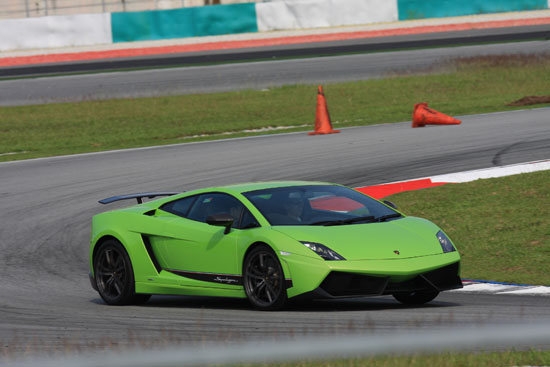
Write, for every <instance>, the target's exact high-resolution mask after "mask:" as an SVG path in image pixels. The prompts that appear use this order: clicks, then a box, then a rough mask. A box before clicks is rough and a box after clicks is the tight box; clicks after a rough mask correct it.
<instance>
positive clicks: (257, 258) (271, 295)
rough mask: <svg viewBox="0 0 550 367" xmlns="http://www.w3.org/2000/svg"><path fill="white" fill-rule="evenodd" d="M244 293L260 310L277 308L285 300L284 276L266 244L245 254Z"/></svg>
mask: <svg viewBox="0 0 550 367" xmlns="http://www.w3.org/2000/svg"><path fill="white" fill-rule="evenodd" d="M243 281H244V289H245V292H246V295H247V297H248V299H249V301H250V303H252V305H253V306H254V307H256V308H258V309H260V310H278V309H281V308H283V307H284V305H285V304H286V301H287V294H286V288H285V277H284V274H283V268H282V267H281V263H280V262H279V259H278V258H277V256H276V255H275V253H274V252H273V250H271V248H269V247H268V246H258V247H255V248H254V249H252V250H251V251H250V253H249V254H248V255H247V256H246V258H245V260H244V265H243Z"/></svg>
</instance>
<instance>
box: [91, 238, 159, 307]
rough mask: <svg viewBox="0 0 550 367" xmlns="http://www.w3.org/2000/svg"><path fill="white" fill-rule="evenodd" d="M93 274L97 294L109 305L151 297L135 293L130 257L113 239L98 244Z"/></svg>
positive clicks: (144, 299)
mask: <svg viewBox="0 0 550 367" xmlns="http://www.w3.org/2000/svg"><path fill="white" fill-rule="evenodd" d="M94 276H95V280H96V283H97V289H98V292H99V295H100V296H101V298H103V300H104V301H105V302H106V303H107V304H109V305H127V304H137V303H143V302H146V301H147V300H148V299H149V298H150V297H151V296H150V295H145V294H135V283H134V271H133V269H132V263H131V262H130V257H129V256H128V253H127V252H126V250H125V249H124V247H123V246H122V244H121V243H120V242H118V241H117V240H115V239H109V240H107V241H105V242H103V243H102V244H101V245H99V248H98V250H97V252H96V255H95V257H94Z"/></svg>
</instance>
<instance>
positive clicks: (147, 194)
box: [99, 192, 179, 204]
mask: <svg viewBox="0 0 550 367" xmlns="http://www.w3.org/2000/svg"><path fill="white" fill-rule="evenodd" d="M176 194H179V192H142V193H138V194H127V195H117V196H111V197H110V198H105V199H102V200H99V203H100V204H110V203H114V202H115V201H120V200H128V199H136V200H137V202H138V204H141V203H143V198H147V199H153V198H155V197H157V196H172V195H176Z"/></svg>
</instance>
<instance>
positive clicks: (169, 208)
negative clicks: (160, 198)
mask: <svg viewBox="0 0 550 367" xmlns="http://www.w3.org/2000/svg"><path fill="white" fill-rule="evenodd" d="M196 199H197V197H196V196H191V197H187V198H183V199H179V200H174V201H171V202H169V203H166V204H164V205H163V206H161V207H160V209H162V210H164V211H166V212H168V213H172V214H175V215H179V216H180V217H187V214H188V213H189V209H190V208H191V206H192V205H193V203H194V202H195V200H196Z"/></svg>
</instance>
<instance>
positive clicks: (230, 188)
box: [201, 181, 333, 193]
mask: <svg viewBox="0 0 550 367" xmlns="http://www.w3.org/2000/svg"><path fill="white" fill-rule="evenodd" d="M308 185H333V184H331V183H328V182H317V181H265V182H246V183H238V184H232V185H227V186H220V187H218V188H215V187H214V188H211V189H210V190H209V191H215V190H216V189H223V190H224V191H227V192H231V193H245V192H249V191H255V190H263V189H271V188H278V187H292V186H308ZM206 190H208V189H206ZM201 191H202V190H201Z"/></svg>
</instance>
